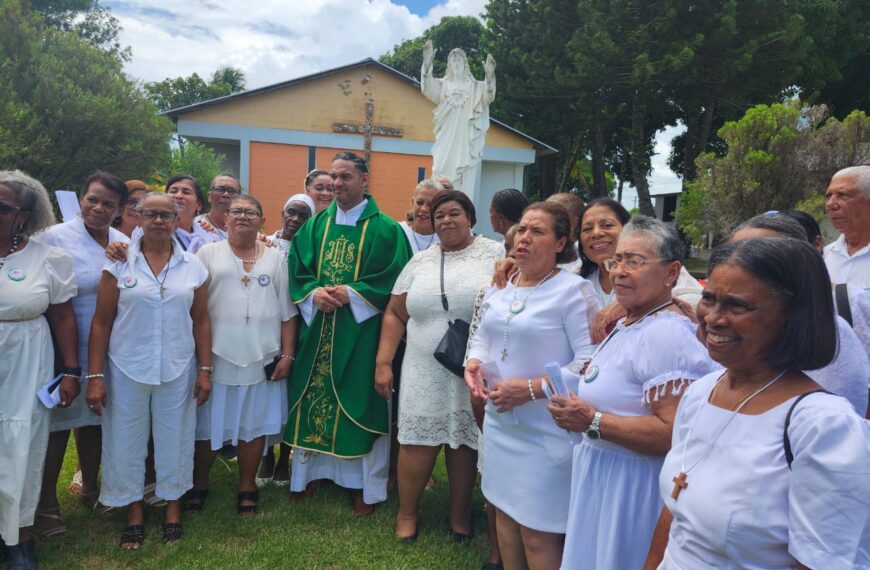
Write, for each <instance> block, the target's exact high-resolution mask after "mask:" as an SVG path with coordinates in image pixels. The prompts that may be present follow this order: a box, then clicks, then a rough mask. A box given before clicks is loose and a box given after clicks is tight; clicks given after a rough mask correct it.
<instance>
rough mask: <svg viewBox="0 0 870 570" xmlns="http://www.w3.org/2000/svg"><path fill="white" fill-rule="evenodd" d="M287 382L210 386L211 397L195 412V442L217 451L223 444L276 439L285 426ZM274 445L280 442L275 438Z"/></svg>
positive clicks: (265, 381)
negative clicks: (266, 438)
mask: <svg viewBox="0 0 870 570" xmlns="http://www.w3.org/2000/svg"><path fill="white" fill-rule="evenodd" d="M287 413H288V411H287V381H286V380H280V381H277V382H270V381H267V380H263V381H262V382H258V383H256V384H252V385H250V386H228V385H226V384H219V383H217V382H215V383H213V384H212V392H211V396H209V399H208V401H206V403H205V404H203V405H202V406H200V407H199V408H197V410H196V440H197V441H202V440H210V441H211V448H212V450H214V451H217V450H218V449H220V448H221V447H223V446H224V444H226V443H232V444H233V445H237V444H238V443H239V441H251V440H254V439H256V438H258V437H260V436H276V438H279V437H280V434H281V433H282V432H283V430H284V425H285V424H286V423H287ZM274 441H275V442H278V441H280V439H275V440H274Z"/></svg>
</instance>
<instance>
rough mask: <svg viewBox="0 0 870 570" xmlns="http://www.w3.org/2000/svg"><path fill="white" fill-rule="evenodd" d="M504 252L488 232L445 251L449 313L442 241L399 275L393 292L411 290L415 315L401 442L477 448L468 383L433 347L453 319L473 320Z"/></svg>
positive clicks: (406, 362)
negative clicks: (479, 298) (445, 304)
mask: <svg viewBox="0 0 870 570" xmlns="http://www.w3.org/2000/svg"><path fill="white" fill-rule="evenodd" d="M502 257H504V248H503V247H502V245H501V244H500V243H498V242H495V241H493V240H491V239H488V238H485V237H482V236H478V237H476V238H475V239H474V242H473V243H472V244H471V245H470V246H468V247H467V248H465V249H463V250H461V251H456V252H449V251H448V252H445V259H444V289H445V291H446V293H447V300H448V304H449V307H450V309H449V312H447V313H445V312H444V308H443V307H442V305H441V287H440V276H441V273H440V271H441V247H440V245H433V246H432V247H431V248H429V249H427V250H424V251H422V252H420V253H418V254H417V255H415V256H414V257H413V258H412V259H411V261H410V262H408V265H406V266H405V268H404V269H403V270H402V273H401V275H399V278H398V279H397V280H396V284H395V286H394V287H393V295H401V294H403V293H407V294H408V297H407V300H406V304H407V308H408V314H409V315H410V317H411V318H410V319H409V320H408V328H407V332H408V344H407V348H406V350H405V359H404V361H403V362H402V386H401V389H400V391H399V443H401V444H404V445H430V446H435V445H442V444H447V445H449V446H450V447H452V448H454V449H455V448H458V447H459V446H460V445H465V446H468V447H470V448H472V449H477V424H475V422H474V416H473V415H472V413H471V402H470V400H469V393H468V387H467V386H466V385H465V382H464V380H463V379H462V378H459V377H458V376H455V375H454V374H453V373H451V372H449V371H448V370H447V369H446V368H444V367H443V366H441V364H439V363H438V362H437V361H436V360H435V358H434V357H433V356H432V353H433V352H434V350H435V347H436V346H438V343H439V342H440V341H441V337H443V336H444V332H445V331H446V330H447V320H448V319H450V320H452V319H462V320H464V321H466V322H471V316H472V312H473V309H474V301H475V298H476V297H477V293H478V291H480V289H481V288H483V287H485V286H487V285H489V282H490V281H491V280H492V273H493V270H494V269H495V263H496V262H497V261H498V260H499V259H501V258H502Z"/></svg>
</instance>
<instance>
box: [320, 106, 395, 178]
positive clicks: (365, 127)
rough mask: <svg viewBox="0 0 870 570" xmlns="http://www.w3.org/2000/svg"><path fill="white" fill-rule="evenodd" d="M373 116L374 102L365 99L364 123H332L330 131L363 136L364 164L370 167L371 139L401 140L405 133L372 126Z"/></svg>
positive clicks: (390, 128)
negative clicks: (374, 137) (388, 138)
mask: <svg viewBox="0 0 870 570" xmlns="http://www.w3.org/2000/svg"><path fill="white" fill-rule="evenodd" d="M374 115H375V102H374V101H373V100H372V99H366V115H365V118H366V120H365V122H364V123H363V124H361V125H360V124H359V123H332V131H333V132H336V133H347V134H355V135H362V136H363V149H364V150H365V160H366V164H368V165H369V167H371V158H372V137H373V136H379V137H396V138H402V136H404V134H405V131H403V130H402V129H399V128H395V127H384V126H381V125H374V124H372V121H373V120H374Z"/></svg>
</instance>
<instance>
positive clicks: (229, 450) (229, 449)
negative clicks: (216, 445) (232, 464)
mask: <svg viewBox="0 0 870 570" xmlns="http://www.w3.org/2000/svg"><path fill="white" fill-rule="evenodd" d="M220 454H221V455H222V456H223V457H224V459H226V460H227V461H235V460H236V446H235V445H231V444H229V443H228V444H226V445H225V446H223V447H222V448H221V450H220Z"/></svg>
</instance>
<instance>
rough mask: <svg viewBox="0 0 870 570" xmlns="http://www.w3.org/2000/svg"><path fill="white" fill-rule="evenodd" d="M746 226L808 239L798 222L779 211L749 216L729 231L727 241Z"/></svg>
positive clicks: (802, 239) (783, 235)
mask: <svg viewBox="0 0 870 570" xmlns="http://www.w3.org/2000/svg"><path fill="white" fill-rule="evenodd" d="M747 228H752V229H759V230H769V231H772V232H776V233H777V234H778V235H780V236H782V237H790V238H795V239H799V240H801V241H809V238H808V237H807V231H806V230H805V229H804V227H803V226H802V225H801V224H800V222H798V221H797V220H795V219H794V218H791V217H789V216H786V215H785V214H781V213H779V212H769V213H766V214H758V215H757V216H753V217H751V218H749V219H748V220H746V221H745V222H743V223H742V224H740V225H739V226H737V227H736V228H734V231H733V232H731V235H730V236H728V241H733V240H734V236H735V235H736V234H737V232H739V231H740V230H743V229H747Z"/></svg>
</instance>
